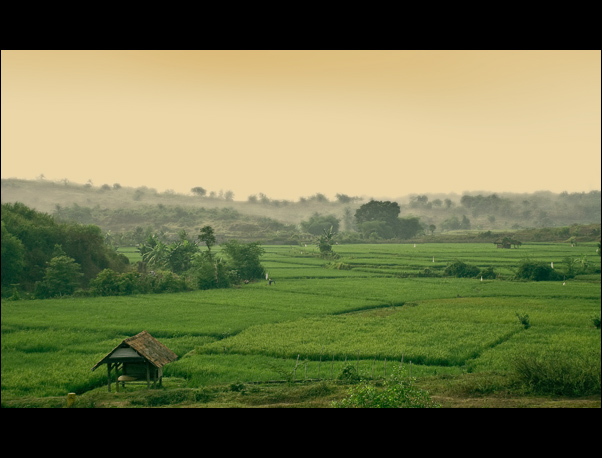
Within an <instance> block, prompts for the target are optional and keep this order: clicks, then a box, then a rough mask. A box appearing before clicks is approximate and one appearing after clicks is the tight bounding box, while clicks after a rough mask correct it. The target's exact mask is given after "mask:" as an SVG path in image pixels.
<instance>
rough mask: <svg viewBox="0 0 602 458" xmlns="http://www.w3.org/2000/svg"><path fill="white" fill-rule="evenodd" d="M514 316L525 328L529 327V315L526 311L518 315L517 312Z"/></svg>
mask: <svg viewBox="0 0 602 458" xmlns="http://www.w3.org/2000/svg"><path fill="white" fill-rule="evenodd" d="M516 317H517V318H518V321H520V324H522V325H523V326H524V327H525V329H529V328H530V327H531V322H530V321H529V315H527V314H526V313H525V314H524V315H519V314H518V313H517V314H516Z"/></svg>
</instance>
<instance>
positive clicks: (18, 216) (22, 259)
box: [2, 202, 128, 292]
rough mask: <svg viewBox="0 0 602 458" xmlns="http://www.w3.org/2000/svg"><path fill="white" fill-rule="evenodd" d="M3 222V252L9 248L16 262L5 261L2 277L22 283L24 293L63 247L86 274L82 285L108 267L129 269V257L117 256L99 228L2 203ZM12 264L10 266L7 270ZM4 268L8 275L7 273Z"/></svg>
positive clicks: (31, 289) (17, 204)
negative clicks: (59, 247) (56, 218)
mask: <svg viewBox="0 0 602 458" xmlns="http://www.w3.org/2000/svg"><path fill="white" fill-rule="evenodd" d="M2 223H3V235H2V246H3V250H4V249H5V248H6V249H8V251H7V253H5V254H7V255H8V254H10V253H12V254H11V256H12V258H13V262H16V263H15V264H12V262H11V263H10V264H5V263H4V262H3V263H2V272H3V273H2V275H3V278H4V275H8V277H9V278H10V283H19V288H20V289H21V290H22V291H29V292H31V291H33V290H34V286H35V284H36V282H42V281H43V280H44V276H45V275H46V273H47V271H46V268H47V266H48V263H49V262H50V260H51V259H52V258H53V257H54V247H55V246H56V245H60V246H62V249H63V251H64V254H65V255H66V256H68V257H69V258H71V259H73V260H74V262H76V263H77V264H79V266H80V268H81V272H82V274H83V275H82V277H81V280H82V281H81V284H82V286H85V285H86V284H87V283H88V282H89V281H90V279H92V278H94V277H95V276H96V275H97V274H98V272H100V271H101V270H103V269H105V268H108V267H110V268H113V269H114V270H118V271H123V270H125V269H126V268H127V264H128V260H127V258H124V257H122V256H120V255H118V254H117V253H116V252H115V251H114V250H112V249H111V248H110V247H109V246H108V245H107V244H106V243H105V239H104V237H103V235H102V233H101V231H100V228H99V227H98V226H92V225H83V224H74V223H57V222H56V221H55V220H54V219H53V218H52V217H51V216H50V215H48V214H46V213H41V212H38V211H36V210H33V209H31V208H29V207H26V206H25V205H23V204H21V203H19V202H17V203H15V204H2ZM15 238H16V239H17V240H18V241H19V243H20V246H21V247H22V251H21V249H20V248H18V246H19V245H18V244H16V241H15V240H14V239H15ZM5 239H6V240H5ZM5 242H6V244H7V246H6V247H5V248H4V245H5ZM3 253H4V252H3ZM5 254H3V256H4V255H5ZM9 265H10V266H11V267H10V268H7V267H8V266H9ZM19 265H21V266H22V269H21V268H19ZM5 269H7V270H6V272H7V274H5V273H4V272H5ZM3 281H4V282H6V283H3V284H2V286H6V284H7V283H8V282H9V281H8V280H3ZM68 289H69V290H70V289H71V288H68Z"/></svg>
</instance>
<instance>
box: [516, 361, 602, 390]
mask: <svg viewBox="0 0 602 458" xmlns="http://www.w3.org/2000/svg"><path fill="white" fill-rule="evenodd" d="M514 372H515V376H516V377H517V379H518V381H519V382H520V383H522V384H523V385H524V386H525V388H526V389H527V390H528V391H531V392H533V393H537V394H548V395H556V396H589V395H599V394H600V391H601V390H600V352H591V353H589V354H586V355H577V356H574V357H572V358H568V357H563V356H558V355H556V354H547V355H543V356H540V357H538V356H534V355H521V356H519V357H517V358H516V359H515V360H514Z"/></svg>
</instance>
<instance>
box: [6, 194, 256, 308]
mask: <svg viewBox="0 0 602 458" xmlns="http://www.w3.org/2000/svg"><path fill="white" fill-rule="evenodd" d="M197 239H198V242H202V243H204V244H205V245H206V247H207V250H206V251H202V250H201V247H200V246H199V244H198V243H197V241H196V240H194V239H193V238H190V237H189V236H188V234H187V233H186V232H185V231H183V230H182V231H180V233H179V234H178V238H177V239H176V240H174V241H171V242H170V241H167V240H165V238H164V237H162V236H160V235H157V234H152V235H150V236H148V238H147V240H146V241H145V243H141V244H140V245H139V247H138V253H139V254H140V255H141V258H142V260H141V261H138V262H137V263H136V264H135V265H130V262H129V258H128V257H127V256H126V255H124V254H118V253H117V252H116V250H115V249H114V248H113V247H111V246H110V245H109V244H107V243H105V238H104V237H103V235H102V233H101V230H100V228H99V227H97V226H94V225H87V226H85V225H81V224H77V223H56V222H55V221H54V218H52V217H51V216H49V215H47V214H44V213H41V212H37V211H35V210H32V209H30V208H28V207H26V206H25V205H23V204H21V203H16V204H2V269H1V272H2V297H8V296H10V297H11V298H12V299H19V298H20V297H22V296H23V297H31V298H34V297H35V298H38V299H43V298H50V297H62V296H70V295H74V294H77V295H80V296H82V295H101V296H102V295H130V294H141V293H163V292H177V291H190V290H192V289H197V288H198V289H209V288H224V287H229V286H230V285H232V284H237V283H240V282H242V281H250V280H255V279H257V278H260V277H262V276H263V275H264V273H265V272H264V269H263V267H262V266H261V263H260V259H259V258H260V257H261V255H262V253H263V249H262V248H261V246H260V244H259V243H258V242H250V243H240V242H238V241H237V240H230V241H228V242H225V243H223V244H222V246H221V250H220V252H219V253H220V254H221V256H220V255H217V254H215V253H214V252H212V251H211V247H212V246H213V245H215V243H216V238H215V235H214V232H213V228H212V227H211V226H205V227H203V228H201V230H200V233H199V234H198V235H197Z"/></svg>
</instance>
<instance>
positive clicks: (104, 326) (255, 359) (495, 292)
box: [2, 243, 600, 405]
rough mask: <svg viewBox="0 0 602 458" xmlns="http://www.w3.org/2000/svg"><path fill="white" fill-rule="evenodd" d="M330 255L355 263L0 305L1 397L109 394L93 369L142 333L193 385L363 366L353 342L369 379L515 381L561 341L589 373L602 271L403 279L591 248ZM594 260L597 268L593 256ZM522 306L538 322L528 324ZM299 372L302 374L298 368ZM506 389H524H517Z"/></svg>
mask: <svg viewBox="0 0 602 458" xmlns="http://www.w3.org/2000/svg"><path fill="white" fill-rule="evenodd" d="M336 249H337V253H340V255H341V257H342V258H343V259H342V260H343V261H344V262H345V263H346V264H349V265H351V266H353V269H352V270H340V271H339V270H334V269H324V268H323V267H322V266H323V265H324V261H323V260H321V259H317V258H316V257H315V256H313V255H312V250H313V251H314V252H317V251H318V250H317V248H316V247H308V248H305V249H304V248H301V247H299V246H297V245H295V246H290V245H282V246H269V247H266V248H265V253H264V254H263V255H262V264H264V265H265V266H266V268H267V269H268V270H269V271H270V273H273V272H274V273H276V275H277V276H278V280H279V282H278V284H279V287H278V288H277V289H274V288H267V287H265V285H264V283H263V282H255V283H253V282H251V283H249V284H248V285H244V286H241V287H239V288H230V289H211V290H204V291H186V292H181V293H173V294H169V295H161V294H142V293H138V295H135V296H121V295H115V296H110V297H71V298H69V299H55V300H52V301H45V300H30V301H27V302H25V301H10V302H7V301H5V300H3V301H2V384H3V391H2V400H3V405H6V404H7V403H9V402H10V401H11V400H14V399H18V400H22V402H23V403H24V404H25V403H27V402H29V401H28V399H31V397H33V396H44V397H49V396H59V397H61V399H64V397H65V393H69V392H77V393H78V394H80V393H84V392H88V391H90V390H92V392H95V391H102V392H104V393H106V371H101V370H97V371H95V372H91V371H90V367H91V366H92V365H93V364H94V363H95V362H97V361H98V360H100V359H101V358H102V357H103V356H104V355H106V354H107V351H109V350H110V349H111V348H114V347H115V345H117V344H118V343H119V342H121V340H123V339H124V338H126V337H128V336H131V335H134V334H135V333H137V332H139V331H140V330H142V329H147V330H148V331H149V332H150V333H151V334H153V335H154V336H156V337H157V338H158V339H159V340H160V341H161V342H162V343H164V344H165V345H166V346H168V347H169V348H170V349H172V350H173V351H175V352H176V353H177V354H178V355H179V356H180V358H179V359H178V361H176V362H174V363H172V364H169V365H167V366H166V367H165V371H164V372H165V377H166V379H167V380H168V381H169V380H170V379H173V378H174V377H181V378H182V379H183V380H185V383H186V384H187V386H188V387H189V388H191V389H194V388H196V387H201V386H210V385H214V386H217V385H220V386H228V384H229V383H234V382H240V381H261V380H274V379H277V378H278V376H279V374H278V373H277V372H274V371H273V370H270V368H271V367H272V366H277V367H279V368H282V369H283V370H286V371H290V370H291V368H293V367H294V365H295V358H296V357H297V355H298V354H301V358H303V359H304V360H306V361H307V373H308V377H309V378H314V377H316V374H318V378H324V377H330V376H331V373H332V374H334V376H333V377H332V378H334V377H336V374H337V373H338V372H339V368H340V367H341V366H342V365H343V364H344V363H343V360H345V361H347V356H349V355H351V357H352V359H353V360H354V363H353V366H354V367H353V368H354V369H355V366H356V363H355V355H356V351H357V350H360V356H359V369H358V370H357V371H358V372H359V373H361V374H370V370H371V369H372V368H373V367H374V366H373V361H374V359H375V358H376V370H375V374H377V373H378V372H379V366H378V365H379V363H380V364H381V369H382V362H383V358H385V357H386V361H387V366H386V367H387V372H386V374H387V375H389V373H390V370H389V368H390V367H392V366H391V365H392V364H394V363H393V361H396V363H397V364H399V361H400V359H401V358H402V356H404V355H405V357H404V360H403V361H404V364H406V362H407V361H411V362H412V375H413V376H415V377H418V380H417V384H418V382H419V385H420V386H421V387H422V386H423V382H425V380H426V379H424V378H423V376H426V375H429V376H430V375H433V374H436V375H438V376H439V375H441V376H443V375H449V377H450V380H452V379H451V377H454V380H457V381H458V382H459V383H461V384H462V383H464V381H465V380H466V377H467V376H470V375H481V377H483V379H484V378H485V375H482V374H487V373H488V371H489V372H491V371H495V373H496V374H500V377H502V376H503V377H508V375H509V373H510V371H511V370H514V366H513V360H514V358H515V357H516V356H517V355H524V354H529V353H531V352H534V353H536V354H540V353H541V352H545V351H546V349H549V348H554V349H558V348H559V349H563V350H564V353H563V356H564V358H565V359H566V360H567V361H571V362H572V363H573V364H578V365H579V366H582V367H585V366H584V365H582V364H581V363H579V361H581V360H584V359H586V358H589V357H588V356H587V354H588V352H590V351H593V352H597V357H598V359H599V355H600V332H599V331H597V330H596V329H595V328H594V327H593V326H592V316H598V317H599V313H600V283H599V278H600V277H599V274H597V276H593V275H592V278H591V279H590V278H588V279H584V280H581V279H579V278H576V279H575V280H574V281H571V282H568V281H567V284H566V286H562V284H561V283H560V284H550V283H545V282H542V283H536V282H526V281H525V282H518V281H502V280H498V281H489V282H484V283H481V282H479V281H478V280H476V281H475V279H471V278H451V277H448V278H443V277H441V276H439V277H437V278H420V277H417V276H416V277H412V278H405V277H400V276H397V275H396V272H399V271H407V272H418V271H420V270H423V269H424V268H425V267H427V266H428V267H430V268H431V269H433V270H441V271H442V270H443V266H445V265H446V263H448V262H452V261H453V260H456V259H459V260H462V261H464V262H466V263H469V264H478V265H483V264H485V265H491V266H493V267H495V269H496V270H499V271H500V272H502V273H508V275H509V274H512V273H513V272H512V268H513V267H514V266H516V264H518V262H519V261H520V260H521V258H522V256H523V255H524V254H527V253H528V254H529V256H530V257H531V258H532V259H534V260H542V261H543V260H547V259H550V258H551V257H553V258H554V259H562V258H563V257H566V256H568V255H570V256H571V257H578V256H579V255H580V254H581V253H587V254H589V253H591V252H592V251H593V250H595V247H594V243H590V244H585V243H583V244H579V245H578V246H576V247H573V248H572V247H571V246H570V244H567V243H558V244H544V243H541V244H526V245H524V246H523V247H522V248H521V250H497V249H495V247H493V246H491V244H490V243H479V244H476V243H472V244H440V243H436V244H416V246H415V247H414V246H413V244H411V243H406V244H363V245H361V244H353V245H352V244H349V245H341V244H339V245H338V246H337V248H336ZM521 251H523V252H526V253H521ZM218 254H220V252H219V251H218V250H216V255H218ZM433 254H434V255H436V258H435V259H436V261H437V262H436V263H433V262H432V255H433ZM199 255H200V253H199V254H197V255H196V256H199ZM591 262H592V263H594V264H595V265H594V268H595V269H596V270H598V269H599V258H598V257H597V256H596V257H595V259H592V260H591ZM554 264H555V266H556V264H557V263H556V262H555V263H554ZM362 266H369V267H370V270H371V271H368V269H367V268H365V267H362ZM556 267H557V268H560V267H562V263H561V262H559V263H558V266H556ZM362 268H365V269H366V270H364V271H362ZM391 272H393V274H392V273H391ZM136 274H139V275H140V281H141V282H143V281H144V282H149V284H151V283H150V282H151V281H153V282H155V283H153V285H157V287H159V284H160V282H161V281H165V282H167V283H169V282H170V281H171V282H172V283H171V284H173V280H174V279H176V277H175V276H172V277H171V278H169V276H167V275H166V271H160V270H158V271H155V275H152V274H150V273H146V274H145V273H143V272H137V273H136ZM120 276H121V274H120ZM187 276H188V274H187ZM502 278H503V275H502ZM281 279H282V281H280V280H281ZM117 281H120V280H119V279H117ZM123 281H124V283H126V281H125V279H124V280H123ZM165 289H167V288H165ZM149 291H150V289H149ZM120 294H121V293H120ZM458 296H461V298H458ZM515 311H519V312H520V313H521V314H528V315H530V316H531V317H532V319H533V320H534V321H535V320H536V322H537V325H536V326H533V327H531V328H530V329H529V331H527V332H524V331H523V329H522V327H521V326H517V318H516V316H515ZM99 317H100V318H99ZM322 348H323V350H322ZM544 356H545V354H542V355H541V356H538V357H542V358H543V357H544ZM331 358H332V362H331ZM591 362H592V364H593V363H594V362H595V361H594V359H593V357H592V359H591ZM331 365H332V366H331ZM331 367H332V368H333V371H332V372H331ZM594 367H595V366H594ZM468 372H470V373H468ZM380 374H383V372H382V371H380ZM555 374H556V376H557V377H558V378H559V382H560V381H561V380H562V377H564V373H563V372H562V371H558V372H555ZM296 375H297V381H298V379H299V378H302V377H303V371H301V370H297V373H296ZM553 376H554V375H553V373H551V374H550V377H553ZM456 377H457V378H456ZM375 380H376V379H375ZM376 383H380V382H378V381H376ZM295 385H304V386H305V385H306V384H295ZM307 385H310V384H307ZM336 386H341V385H340V384H339V382H336ZM375 386H376V387H378V386H377V385H375ZM506 389H508V390H510V389H512V390H514V391H511V394H513V395H520V392H518V391H516V389H515V387H514V385H512V386H508V387H506ZM519 389H521V388H519ZM429 391H430V392H431V393H433V390H432V389H430V388H429ZM498 399H499V398H498Z"/></svg>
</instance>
